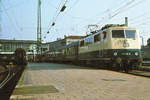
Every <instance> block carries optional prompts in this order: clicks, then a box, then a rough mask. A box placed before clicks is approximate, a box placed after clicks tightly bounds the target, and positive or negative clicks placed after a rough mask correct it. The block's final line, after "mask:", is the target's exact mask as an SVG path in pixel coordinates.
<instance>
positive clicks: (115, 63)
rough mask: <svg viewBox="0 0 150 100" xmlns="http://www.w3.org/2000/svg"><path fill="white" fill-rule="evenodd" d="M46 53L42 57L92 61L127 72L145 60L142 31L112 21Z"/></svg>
mask: <svg viewBox="0 0 150 100" xmlns="http://www.w3.org/2000/svg"><path fill="white" fill-rule="evenodd" d="M46 55H48V56H46ZM46 55H45V56H44V57H45V58H43V61H48V62H74V63H81V64H84V63H85V64H90V63H92V64H97V65H99V66H100V67H101V66H105V67H107V68H111V67H114V68H115V67H116V68H117V69H119V70H120V69H122V70H125V71H126V72H128V71H129V70H131V69H132V68H133V67H138V66H140V65H141V63H142V56H141V46H140V39H139V31H138V30H137V29H136V28H131V27H127V26H123V25H113V24H111V25H106V26H104V27H103V28H102V29H101V30H98V31H96V32H95V33H93V34H91V35H89V36H87V37H85V38H83V39H80V40H79V41H77V42H74V43H71V44H69V45H66V46H63V47H60V48H58V49H57V50H55V51H51V52H49V54H46Z"/></svg>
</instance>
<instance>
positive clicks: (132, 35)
mask: <svg viewBox="0 0 150 100" xmlns="http://www.w3.org/2000/svg"><path fill="white" fill-rule="evenodd" d="M125 33H126V38H134V39H135V38H136V30H125Z"/></svg>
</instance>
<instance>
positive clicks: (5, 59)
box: [0, 48, 27, 65]
mask: <svg viewBox="0 0 150 100" xmlns="http://www.w3.org/2000/svg"><path fill="white" fill-rule="evenodd" d="M0 61H1V62H0V64H2V65H9V64H14V65H26V64H27V61H26V52H25V50H24V49H22V48H17V49H16V50H15V52H14V54H0Z"/></svg>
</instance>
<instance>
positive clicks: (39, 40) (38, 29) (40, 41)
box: [37, 0, 42, 54]
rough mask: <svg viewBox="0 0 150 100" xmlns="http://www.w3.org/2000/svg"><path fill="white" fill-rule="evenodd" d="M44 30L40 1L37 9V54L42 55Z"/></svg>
mask: <svg viewBox="0 0 150 100" xmlns="http://www.w3.org/2000/svg"><path fill="white" fill-rule="evenodd" d="M41 34H42V29H41V0H38V9H37V54H41V53H42V50H41V49H42V48H41V43H42V37H41Z"/></svg>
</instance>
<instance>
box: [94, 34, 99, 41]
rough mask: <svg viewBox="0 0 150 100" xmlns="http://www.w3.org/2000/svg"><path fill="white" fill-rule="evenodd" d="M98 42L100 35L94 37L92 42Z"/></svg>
mask: <svg viewBox="0 0 150 100" xmlns="http://www.w3.org/2000/svg"><path fill="white" fill-rule="evenodd" d="M97 41H100V34H97V35H95V36H94V42H97Z"/></svg>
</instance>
